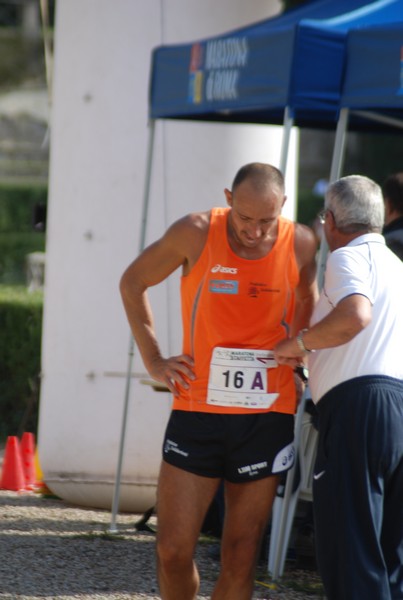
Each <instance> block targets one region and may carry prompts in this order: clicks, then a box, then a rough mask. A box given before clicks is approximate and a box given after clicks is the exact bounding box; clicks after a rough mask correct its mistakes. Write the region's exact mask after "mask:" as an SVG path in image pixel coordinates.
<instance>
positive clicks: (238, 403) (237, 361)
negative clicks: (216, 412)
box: [207, 346, 279, 409]
mask: <svg viewBox="0 0 403 600" xmlns="http://www.w3.org/2000/svg"><path fill="white" fill-rule="evenodd" d="M274 367H277V362H276V360H275V358H274V355H273V352H272V351H270V350H251V349H249V348H221V347H220V346H217V347H216V348H214V350H213V355H212V358H211V362H210V374H209V383H208V389H207V404H212V405H216V406H228V407H238V408H239V407H241V408H251V409H253V408H255V409H257V408H270V406H271V405H272V404H273V403H274V402H275V401H276V400H277V398H278V396H279V394H278V393H269V392H268V389H267V384H268V376H267V373H268V371H267V370H268V369H272V368H274ZM269 377H270V375H269Z"/></svg>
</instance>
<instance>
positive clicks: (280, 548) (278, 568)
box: [271, 392, 306, 581]
mask: <svg viewBox="0 0 403 600" xmlns="http://www.w3.org/2000/svg"><path fill="white" fill-rule="evenodd" d="M305 394H306V392H305ZM305 394H304V396H303V398H301V401H300V404H299V407H298V410H297V414H296V417H295V425H294V432H295V433H294V447H295V461H294V465H293V466H292V467H291V469H290V470H289V471H288V473H287V478H286V483H285V488H284V497H283V502H282V507H281V512H280V523H279V533H278V541H277V553H276V556H275V558H274V564H273V572H272V573H271V577H272V579H273V581H276V580H277V579H278V578H279V577H281V575H282V574H283V571H284V560H283V554H284V553H286V551H287V550H286V548H284V544H287V545H288V541H289V540H288V539H286V528H287V517H288V509H289V506H290V501H291V496H292V494H293V487H294V480H295V473H296V469H297V463H298V461H299V460H300V456H299V447H300V441H301V427H302V418H303V415H304V410H305V404H306V395H305ZM294 493H296V494H297V493H298V491H295V492H294Z"/></svg>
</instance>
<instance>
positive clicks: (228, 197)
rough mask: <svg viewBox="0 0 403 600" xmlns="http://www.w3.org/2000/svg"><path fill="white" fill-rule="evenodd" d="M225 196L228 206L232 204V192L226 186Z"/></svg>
mask: <svg viewBox="0 0 403 600" xmlns="http://www.w3.org/2000/svg"><path fill="white" fill-rule="evenodd" d="M224 194H225V198H226V200H227V204H228V206H232V192H231V190H229V189H228V188H225V189H224Z"/></svg>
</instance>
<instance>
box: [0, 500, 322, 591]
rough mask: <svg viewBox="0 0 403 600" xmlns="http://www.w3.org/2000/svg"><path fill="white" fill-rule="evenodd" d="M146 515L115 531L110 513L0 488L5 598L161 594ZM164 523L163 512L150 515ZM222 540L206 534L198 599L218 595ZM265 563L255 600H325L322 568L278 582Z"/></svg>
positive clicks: (0, 572) (0, 570) (121, 518)
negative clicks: (215, 552)
mask: <svg viewBox="0 0 403 600" xmlns="http://www.w3.org/2000/svg"><path fill="white" fill-rule="evenodd" d="M140 517H141V515H133V514H131V515H129V514H120V515H118V518H117V527H118V533H117V534H110V533H108V529H109V525H110V518H111V515H110V512H109V511H104V510H94V509H87V508H82V507H76V506H71V505H69V504H67V503H65V502H64V501H62V500H60V499H58V498H55V497H49V496H48V497H46V496H44V495H42V494H38V493H34V492H24V493H16V492H10V491H4V490H3V491H0V599H2V598H20V599H26V600H36V599H38V600H46V599H47V598H57V599H59V600H70V599H72V598H81V599H83V600H87V599H88V600H96V599H102V598H104V599H108V600H123V599H127V598H135V599H139V600H140V599H141V598H144V599H145V598H147V599H149V600H152V599H158V598H159V595H158V588H157V580H156V573H155V560H154V542H155V534H154V532H147V531H138V530H137V529H136V527H135V523H136V522H137V521H138V519H139V518H140ZM149 524H150V525H151V528H153V529H154V530H155V529H156V527H157V523H156V519H155V517H152V518H151V519H150V521H149ZM216 544H217V541H216V540H215V539H214V538H207V537H201V538H200V542H199V544H198V547H197V556H196V560H197V563H198V565H199V570H200V575H201V580H202V583H201V588H200V594H199V596H198V598H200V599H208V598H209V597H210V594H211V591H212V588H213V585H214V581H215V579H216V576H217V572H218V562H217V560H215V559H214V558H213V557H212V556H211V554H212V549H214V545H216ZM265 567H266V565H265V564H263V561H262V564H260V565H259V568H258V572H257V576H256V584H255V591H254V594H253V599H254V600H280V599H281V600H315V599H316V600H318V599H322V598H323V593H322V587H321V583H320V579H319V577H318V576H317V574H316V572H315V571H303V570H297V569H295V565H294V566H293V565H292V564H290V565H288V566H287V569H286V572H285V574H284V576H283V578H282V579H281V581H280V582H276V583H273V582H271V581H270V579H269V577H268V576H267V573H266V568H265Z"/></svg>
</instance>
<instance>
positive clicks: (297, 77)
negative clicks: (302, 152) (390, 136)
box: [150, 0, 403, 129]
mask: <svg viewBox="0 0 403 600" xmlns="http://www.w3.org/2000/svg"><path fill="white" fill-rule="evenodd" d="M352 9H353V10H352ZM346 11H348V12H346ZM402 46H403V0H378V1H376V2H372V3H370V4H368V3H367V2H366V1H365V0H338V1H337V2H335V1H334V0H317V1H315V2H311V3H309V4H306V5H303V6H302V7H299V8H297V9H294V10H292V11H288V12H286V13H284V14H282V15H279V16H277V17H274V18H271V19H267V20H265V21H261V22H259V23H256V24H254V25H251V26H248V27H243V28H241V29H237V30H235V31H232V32H228V33H226V34H224V35H222V36H216V37H212V38H207V39H205V40H200V41H196V42H194V43H189V44H181V45H172V46H160V47H158V48H156V49H155V50H154V52H153V57H152V71H151V81H150V117H151V118H153V119H155V118H176V119H194V120H199V119H201V120H210V121H230V122H248V123H272V124H282V123H283V118H284V109H285V107H286V106H289V108H290V109H291V111H292V114H293V117H294V122H295V124H296V125H299V126H306V127H319V128H334V127H335V124H336V122H337V119H338V115H339V109H340V107H342V106H346V107H351V108H357V109H358V108H359V109H362V110H365V109H371V110H375V109H380V110H382V111H383V112H385V113H386V114H389V115H392V116H397V117H399V116H400V112H401V109H402V108H403V92H402V82H401V81H400V70H401V67H400V66H401V47H402ZM350 126H352V127H353V128H355V129H362V128H363V129H366V128H368V121H367V120H366V119H365V118H363V117H360V116H358V117H355V116H354V117H352V119H351V121H350ZM370 127H371V129H374V128H375V129H376V128H377V126H374V125H372V124H371V125H370ZM382 127H383V126H382Z"/></svg>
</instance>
